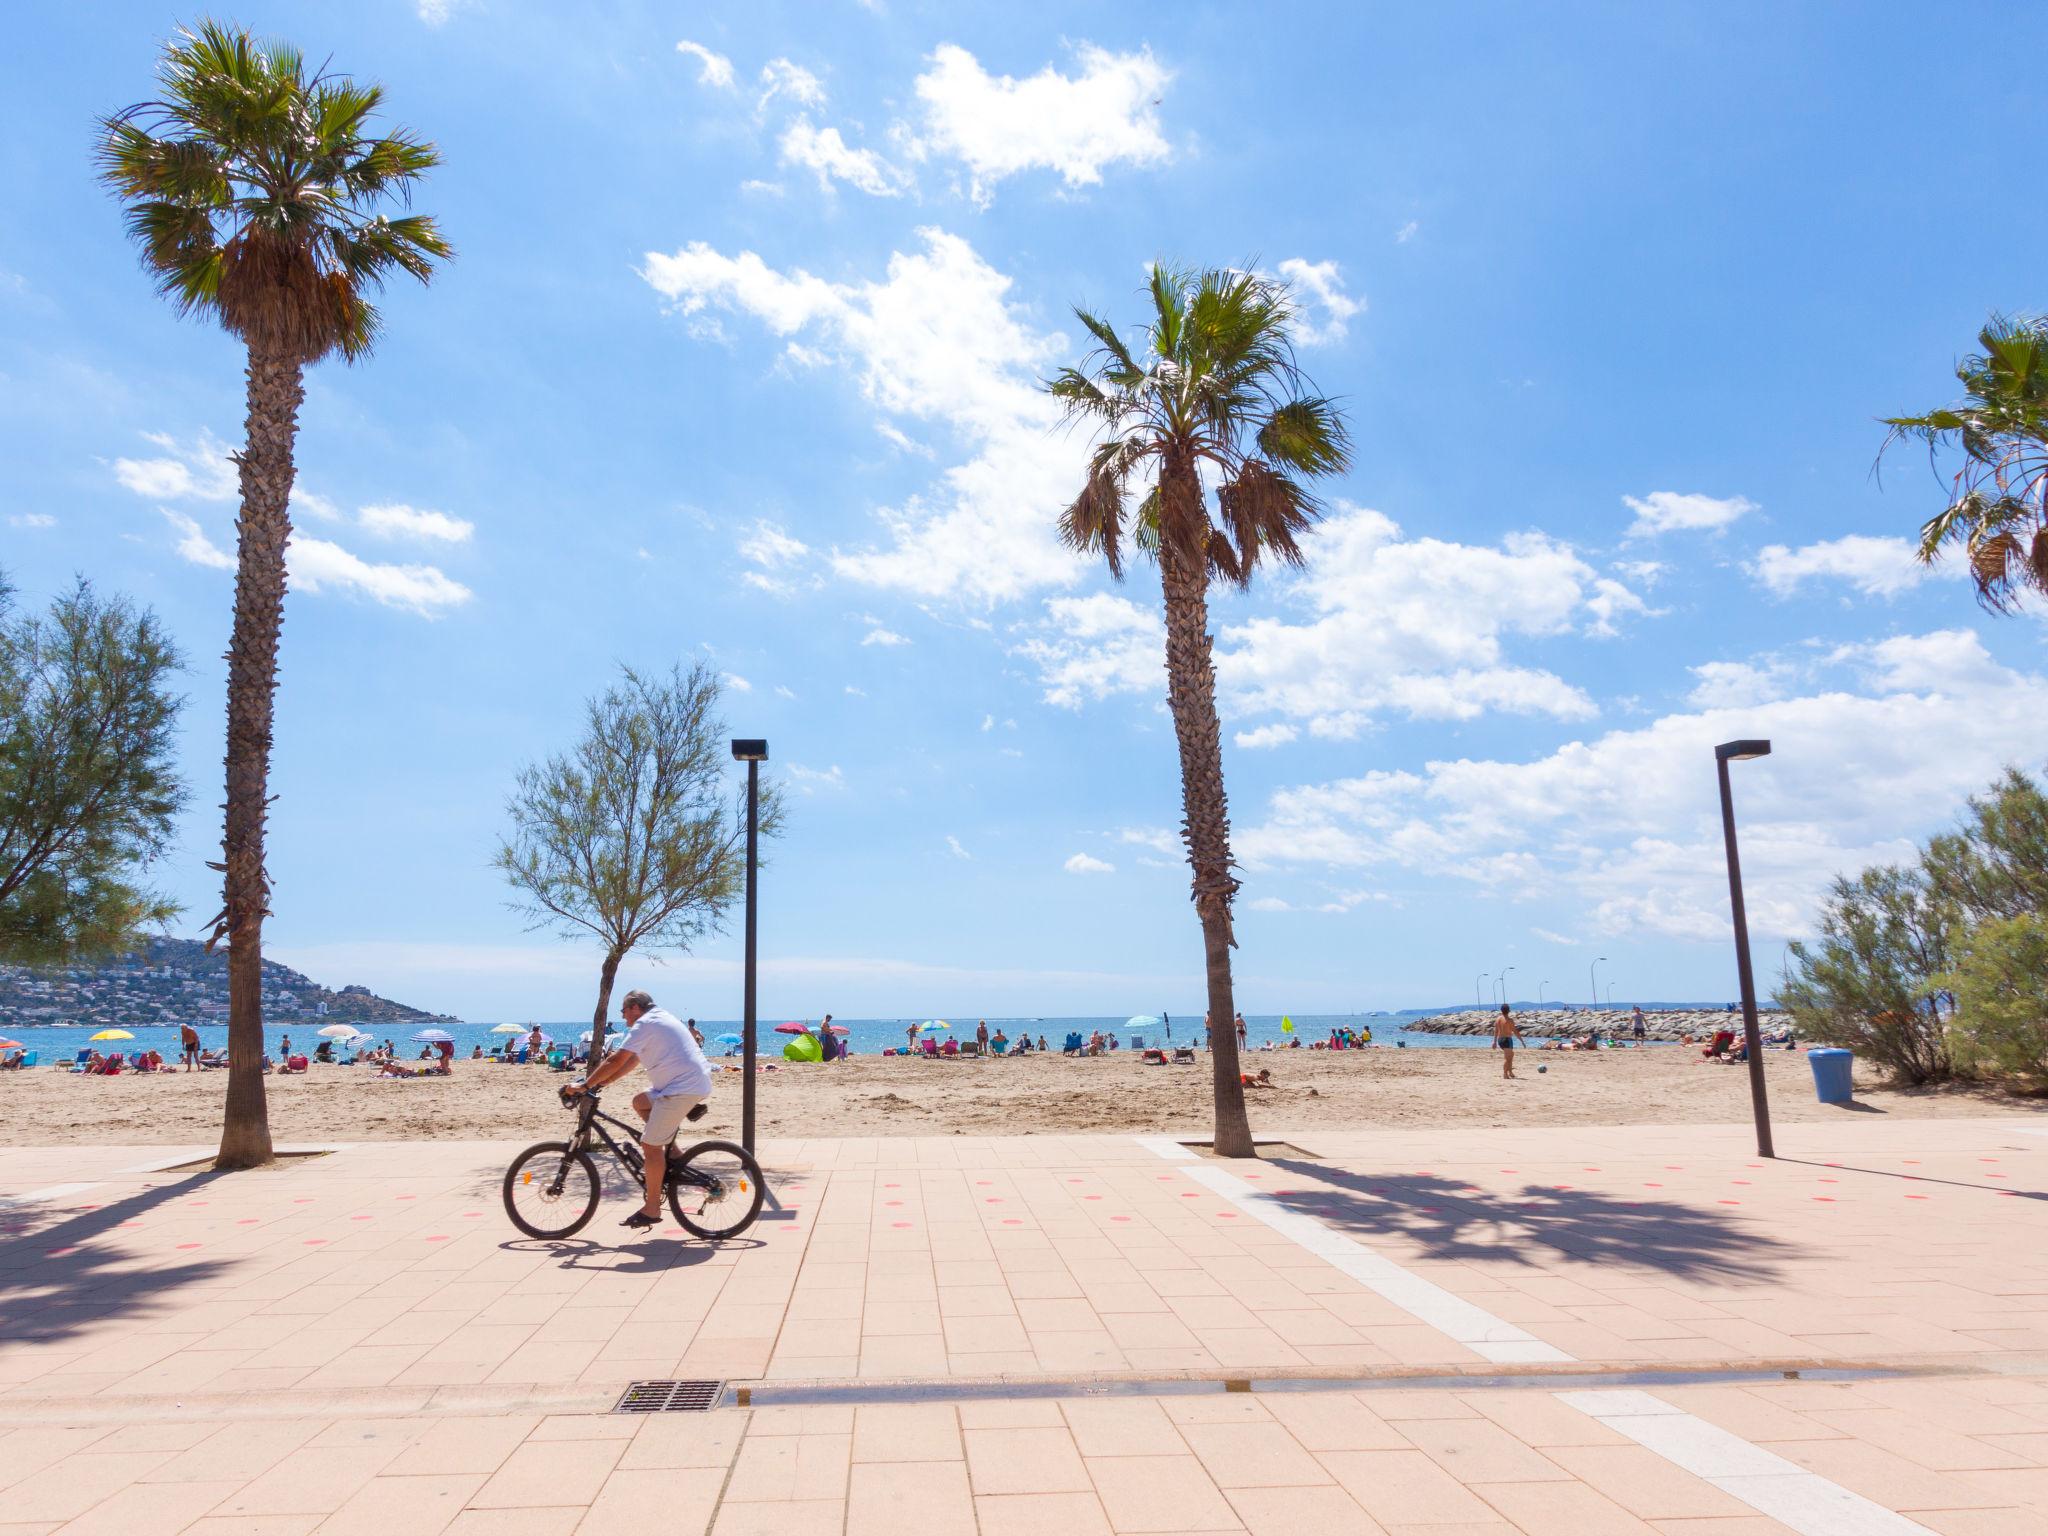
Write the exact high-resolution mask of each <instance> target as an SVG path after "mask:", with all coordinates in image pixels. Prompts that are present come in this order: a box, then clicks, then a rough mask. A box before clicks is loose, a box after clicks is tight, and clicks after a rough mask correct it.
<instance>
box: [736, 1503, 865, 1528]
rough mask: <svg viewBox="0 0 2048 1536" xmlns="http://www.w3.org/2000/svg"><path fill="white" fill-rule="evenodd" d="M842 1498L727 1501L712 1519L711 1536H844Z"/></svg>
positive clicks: (844, 1518)
mask: <svg viewBox="0 0 2048 1536" xmlns="http://www.w3.org/2000/svg"><path fill="white" fill-rule="evenodd" d="M845 1527H846V1501H845V1500H843V1499H803V1500H798V1501H793V1502H782V1503H769V1504H724V1505H721V1506H720V1507H719V1511H718V1518H717V1519H715V1520H714V1521H712V1523H711V1536H842V1533H843V1532H844V1530H845Z"/></svg>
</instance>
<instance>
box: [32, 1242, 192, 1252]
mask: <svg viewBox="0 0 2048 1536" xmlns="http://www.w3.org/2000/svg"><path fill="white" fill-rule="evenodd" d="M178 1246H179V1247H180V1248H181V1249H182V1248H197V1247H198V1246H199V1245H198V1244H197V1243H180V1244H178ZM65 1252H67V1253H68V1252H70V1250H69V1249H68V1248H67V1249H66V1250H65Z"/></svg>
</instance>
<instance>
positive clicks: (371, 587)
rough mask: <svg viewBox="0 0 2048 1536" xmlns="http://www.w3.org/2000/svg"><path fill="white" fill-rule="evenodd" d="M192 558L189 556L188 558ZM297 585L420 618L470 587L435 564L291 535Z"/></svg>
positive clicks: (453, 602) (452, 604)
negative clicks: (385, 558)
mask: <svg viewBox="0 0 2048 1536" xmlns="http://www.w3.org/2000/svg"><path fill="white" fill-rule="evenodd" d="M188 558H189V557H188ZM285 566H286V570H287V573H288V574H289V576H290V578H291V583H292V585H293V586H296V587H298V588H299V589H300V590H301V591H305V592H320V591H325V590H327V589H329V588H332V589H335V590H337V591H343V592H353V593H356V594H357V595H359V596H362V597H367V598H371V599H373V600H375V601H377V602H379V603H382V604H384V605H385V606H386V607H387V608H404V609H407V610H409V611H411V612H413V613H416V614H418V615H420V617H422V618H428V619H431V618H436V617H438V616H439V615H440V614H441V613H442V612H443V611H445V610H447V609H450V608H459V607H461V606H462V604H464V603H466V602H468V601H469V599H470V596H471V593H470V590H469V588H467V587H465V586H464V585H462V583H461V582H459V581H454V580H451V579H450V578H449V577H448V576H446V575H445V574H443V573H442V572H441V571H440V570H438V569H436V568H435V567H434V566H431V565H380V564H377V563H375V562H373V561H369V560H365V559H363V558H361V557H360V556H358V555H353V554H350V553H349V552H348V551H347V550H345V549H343V548H342V547H341V546H340V545H339V544H330V543H328V542H327V541H326V540H325V539H310V538H307V537H306V536H305V535H303V534H293V535H292V539H291V542H290V543H289V544H287V545H286V546H285Z"/></svg>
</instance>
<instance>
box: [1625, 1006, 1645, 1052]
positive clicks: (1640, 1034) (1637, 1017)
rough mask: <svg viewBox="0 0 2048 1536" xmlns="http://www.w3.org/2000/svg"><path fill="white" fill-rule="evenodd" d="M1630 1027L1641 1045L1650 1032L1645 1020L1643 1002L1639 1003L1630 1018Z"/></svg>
mask: <svg viewBox="0 0 2048 1536" xmlns="http://www.w3.org/2000/svg"><path fill="white" fill-rule="evenodd" d="M1629 1029H1630V1032H1631V1033H1633V1034H1634V1035H1635V1037H1636V1044H1637V1045H1641V1044H1642V1043H1643V1039H1644V1037H1645V1036H1646V1035H1648V1033H1649V1029H1648V1027H1647V1026H1646V1025H1645V1024H1644V1022H1643V1005H1642V1004H1641V1003H1637V1004H1636V1006H1635V1009H1634V1013H1633V1016H1632V1017H1631V1018H1630V1020H1629Z"/></svg>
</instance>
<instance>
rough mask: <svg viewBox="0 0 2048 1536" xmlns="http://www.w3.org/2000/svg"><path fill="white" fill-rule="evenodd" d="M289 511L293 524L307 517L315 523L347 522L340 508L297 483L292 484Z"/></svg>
mask: <svg viewBox="0 0 2048 1536" xmlns="http://www.w3.org/2000/svg"><path fill="white" fill-rule="evenodd" d="M289 510H290V512H291V516H292V519H293V521H295V522H303V521H304V520H305V519H307V518H309V517H310V518H312V519H313V520H314V521H315V522H321V523H339V522H345V521H346V520H347V519H346V518H345V517H344V516H343V514H342V510H341V508H340V507H337V506H336V505H335V504H334V503H333V502H332V501H330V500H328V499H327V498H326V497H325V496H322V495H320V494H318V493H317V492H314V491H309V490H307V489H306V488H305V486H303V485H301V484H299V483H298V482H297V481H293V482H292V499H291V506H290V509H289Z"/></svg>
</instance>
